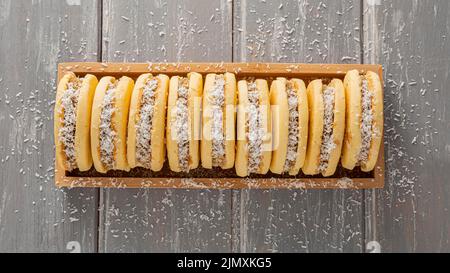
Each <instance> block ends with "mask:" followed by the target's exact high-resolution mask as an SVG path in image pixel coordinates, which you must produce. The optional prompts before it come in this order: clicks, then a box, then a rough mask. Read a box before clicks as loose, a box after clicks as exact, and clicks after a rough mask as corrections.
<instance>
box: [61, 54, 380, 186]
mask: <svg viewBox="0 0 450 273" xmlns="http://www.w3.org/2000/svg"><path fill="white" fill-rule="evenodd" d="M351 69H358V70H360V71H374V72H376V73H378V74H379V76H380V79H382V67H381V65H365V64H294V63H291V64H287V63H286V64H281V63H75V62H73V63H60V64H59V65H58V81H59V80H60V79H61V77H62V76H63V75H64V73H65V72H68V71H72V72H74V73H75V74H77V75H80V76H82V75H84V74H87V73H90V74H93V75H95V76H97V77H98V78H99V79H100V78H101V77H103V76H115V77H120V76H123V75H126V76H128V77H131V78H133V79H136V78H137V77H138V76H139V75H140V74H142V73H148V72H151V73H154V74H158V73H164V74H167V75H169V76H172V75H185V74H186V73H187V72H190V71H195V72H199V73H201V74H203V75H205V74H207V73H223V72H226V71H228V72H234V73H235V74H236V77H237V79H238V80H239V79H240V78H244V77H259V78H266V79H267V80H269V81H270V80H271V79H273V78H275V77H278V76H283V77H287V78H293V77H295V78H300V79H303V80H305V83H308V82H309V81H310V80H311V79H317V78H322V79H331V78H340V79H343V78H344V76H345V74H346V72H347V71H348V70H351ZM269 86H270V82H269ZM382 143H383V142H382ZM55 184H56V186H58V187H116V188H191V189H197V188H210V189H241V188H260V189H268V188H285V189H286V188H287V189H290V188H314V189H336V188H341V189H342V188H344V189H369V188H382V187H383V186H384V146H383V145H381V151H380V153H379V157H378V161H377V165H376V167H375V169H374V171H372V172H370V173H364V172H362V171H360V170H359V169H355V170H352V171H349V170H345V169H343V168H342V167H341V166H338V169H337V170H336V173H335V175H334V176H332V177H329V178H324V177H322V176H321V175H317V176H306V175H304V174H302V173H301V172H300V174H299V175H297V176H295V177H292V176H286V175H274V174H272V173H270V171H269V173H268V174H266V175H255V176H251V177H249V178H239V177H237V176H236V175H235V171H234V168H233V169H231V170H225V171H224V170H221V169H213V170H205V169H202V168H199V169H196V170H194V171H193V172H190V173H188V174H182V173H174V172H171V171H170V169H169V168H168V166H167V160H166V164H165V166H164V168H163V169H162V171H160V172H157V173H154V172H151V171H148V170H145V169H142V168H136V169H133V170H131V172H129V173H127V172H122V171H110V172H108V173H107V174H100V173H98V172H96V171H95V170H94V169H91V170H90V171H88V172H78V171H73V172H70V173H69V172H65V171H64V170H62V169H59V167H58V166H56V168H55Z"/></svg>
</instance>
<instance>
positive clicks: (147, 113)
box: [135, 78, 158, 168]
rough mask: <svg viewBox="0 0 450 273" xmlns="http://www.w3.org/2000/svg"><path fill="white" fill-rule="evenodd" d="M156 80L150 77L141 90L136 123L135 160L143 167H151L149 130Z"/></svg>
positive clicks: (151, 120)
mask: <svg viewBox="0 0 450 273" xmlns="http://www.w3.org/2000/svg"><path fill="white" fill-rule="evenodd" d="M157 88H158V80H157V79H156V78H150V79H148V80H147V82H146V85H145V86H144V88H143V90H142V95H141V100H140V109H139V120H138V122H137V123H136V126H135V128H136V160H137V162H138V163H139V164H140V165H142V166H143V167H145V168H150V167H151V132H152V124H153V113H154V109H155V98H156V89H157Z"/></svg>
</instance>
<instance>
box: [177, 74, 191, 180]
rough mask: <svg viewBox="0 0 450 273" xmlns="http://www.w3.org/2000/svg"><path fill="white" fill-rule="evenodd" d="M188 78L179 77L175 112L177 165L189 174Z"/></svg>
mask: <svg viewBox="0 0 450 273" xmlns="http://www.w3.org/2000/svg"><path fill="white" fill-rule="evenodd" d="M188 92H189V80H188V78H184V77H180V78H179V82H178V90H177V93H178V97H177V102H176V106H175V111H176V123H175V126H176V135H177V138H178V164H179V165H180V169H181V171H184V172H189V110H188Z"/></svg>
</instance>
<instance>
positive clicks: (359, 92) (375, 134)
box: [341, 70, 383, 172]
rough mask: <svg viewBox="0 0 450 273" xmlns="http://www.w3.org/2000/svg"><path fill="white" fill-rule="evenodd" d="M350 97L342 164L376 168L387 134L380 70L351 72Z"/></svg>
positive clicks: (347, 93)
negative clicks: (382, 142)
mask: <svg viewBox="0 0 450 273" xmlns="http://www.w3.org/2000/svg"><path fill="white" fill-rule="evenodd" d="M344 87H345V96H346V104H347V105H346V111H347V114H346V129H345V136H344V147H343V151H342V158H341V163H342V166H343V167H344V168H346V169H350V170H352V169H353V168H354V167H355V166H361V170H362V171H365V172H369V171H371V170H373V168H374V167H375V164H376V162H377V159H378V152H379V150H380V144H381V139H382V136H383V91H382V87H381V81H380V78H379V76H378V74H377V73H374V72H372V71H368V72H367V73H365V74H362V75H360V73H359V72H358V71H357V70H351V71H349V72H347V75H346V76H345V79H344Z"/></svg>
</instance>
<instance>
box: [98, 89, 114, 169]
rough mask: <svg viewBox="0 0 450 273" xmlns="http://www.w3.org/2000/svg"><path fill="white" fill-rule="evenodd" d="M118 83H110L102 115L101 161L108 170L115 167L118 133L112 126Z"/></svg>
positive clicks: (103, 103)
mask: <svg viewBox="0 0 450 273" xmlns="http://www.w3.org/2000/svg"><path fill="white" fill-rule="evenodd" d="M116 87H117V82H116V83H110V84H109V86H108V88H107V90H106V92H105V96H104V97H103V101H102V105H101V109H102V111H101V114H100V161H101V162H102V164H103V165H104V166H105V167H106V168H107V169H112V168H113V167H114V147H115V139H116V131H115V130H114V127H113V124H112V117H113V115H114V112H115V108H114V102H115V93H116Z"/></svg>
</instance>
